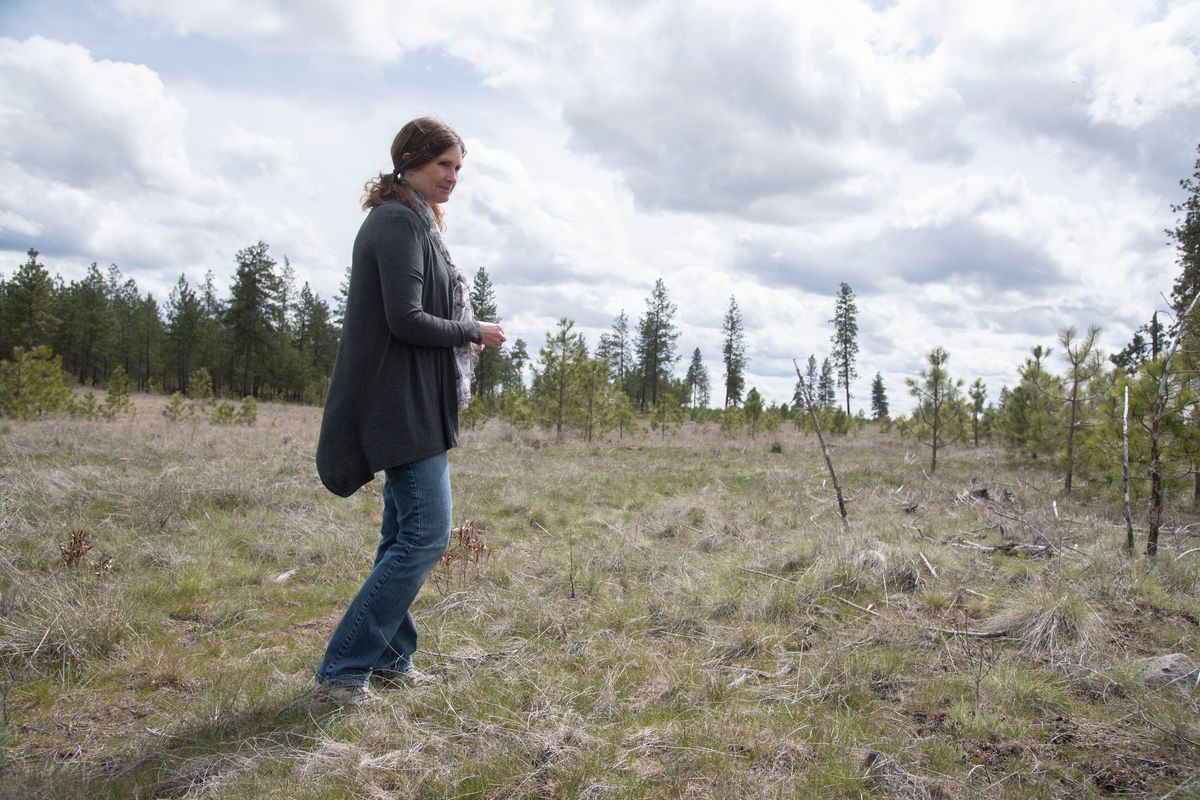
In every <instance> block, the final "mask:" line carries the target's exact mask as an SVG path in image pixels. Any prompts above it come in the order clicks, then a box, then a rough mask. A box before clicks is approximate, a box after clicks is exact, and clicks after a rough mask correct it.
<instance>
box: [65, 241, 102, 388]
mask: <svg viewBox="0 0 1200 800" xmlns="http://www.w3.org/2000/svg"><path fill="white" fill-rule="evenodd" d="M66 293H67V294H68V295H69V308H70V312H69V313H70V316H69V317H68V316H65V315H64V318H67V319H70V320H71V324H70V325H63V326H61V328H66V329H70V330H72V331H73V332H74V334H75V336H76V337H77V338H76V339H75V346H74V347H73V348H71V347H68V346H67V345H66V344H65V343H62V344H60V345H59V347H58V352H59V353H61V354H63V357H64V358H63V360H64V362H67V364H68V368H69V369H70V368H71V367H73V369H71V371H72V372H74V373H75V374H76V376H77V377H78V379H79V382H80V383H81V384H84V385H85V386H86V385H87V384H88V382H89V381H91V379H92V376H93V375H92V374H93V372H94V370H95V367H96V362H97V360H98V359H100V358H102V357H103V355H104V353H105V352H107V350H108V346H109V344H108V339H109V336H110V334H111V328H112V318H111V309H110V308H109V300H108V291H107V285H106V283H105V281H104V274H103V273H102V272H100V269H99V267H97V266H96V262H94V261H93V262H92V264H91V266H89V267H88V270H87V273H86V274H85V275H84V277H83V279H82V280H80V281H72V282H71V285H70V286H68V287H67V292H66Z"/></svg>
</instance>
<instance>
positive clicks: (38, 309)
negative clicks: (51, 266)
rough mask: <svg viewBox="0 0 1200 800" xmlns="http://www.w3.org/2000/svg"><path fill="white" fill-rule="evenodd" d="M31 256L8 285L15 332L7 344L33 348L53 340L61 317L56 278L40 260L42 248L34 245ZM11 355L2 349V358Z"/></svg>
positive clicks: (10, 321) (9, 320) (8, 306)
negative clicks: (57, 308)
mask: <svg viewBox="0 0 1200 800" xmlns="http://www.w3.org/2000/svg"><path fill="white" fill-rule="evenodd" d="M27 255H28V256H29V260H28V261H26V262H25V263H24V264H22V265H21V266H20V267H18V268H17V271H16V272H14V273H13V276H12V279H11V280H10V281H8V283H7V285H6V286H5V289H6V295H7V296H6V298H5V307H6V312H7V313H6V316H7V320H6V322H7V324H8V326H9V329H10V331H11V333H10V334H9V336H8V337H5V338H6V340H7V341H6V346H7V347H16V346H19V347H23V348H25V349H26V350H27V351H30V352H32V351H33V349H34V348H35V347H38V346H39V345H48V344H50V341H51V337H52V336H53V332H54V329H55V327H56V326H57V325H58V323H59V320H58V318H57V317H56V316H55V315H54V282H53V281H52V280H51V279H50V273H49V272H48V271H47V270H46V267H45V265H44V264H42V263H41V262H40V261H38V260H37V259H38V255H39V254H38V251H37V250H34V249H33V248H32V247H31V248H29V251H28V253H27ZM8 355H10V353H8V352H4V353H0V358H4V357H7V356H8Z"/></svg>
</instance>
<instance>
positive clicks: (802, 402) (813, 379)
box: [792, 353, 821, 422]
mask: <svg viewBox="0 0 1200 800" xmlns="http://www.w3.org/2000/svg"><path fill="white" fill-rule="evenodd" d="M817 381H818V378H817V357H816V356H814V355H812V354H811V353H810V354H809V356H808V364H807V366H806V368H805V370H804V380H803V381H801V380H800V377H799V376H797V377H796V388H795V391H793V392H792V407H793V408H800V409H807V408H808V401H807V400H806V399H805V391H804V388H805V386H807V387H808V392H809V393H812V392H815V391H816V388H817ZM812 402H813V403H814V404H815V405H816V407H817V408H820V407H821V404H820V402H819V399H818V398H817V397H816V396H815V395H813V397H812ZM803 419H804V416H803V415H801V416H800V417H798V418H797V421H798V422H799V420H803Z"/></svg>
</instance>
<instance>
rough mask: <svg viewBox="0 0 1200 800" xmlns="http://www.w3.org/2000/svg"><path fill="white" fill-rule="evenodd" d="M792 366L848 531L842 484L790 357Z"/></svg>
mask: <svg viewBox="0 0 1200 800" xmlns="http://www.w3.org/2000/svg"><path fill="white" fill-rule="evenodd" d="M792 366H793V367H795V369H796V377H797V378H798V379H799V380H800V384H799V385H800V392H801V396H802V397H803V398H804V405H805V406H807V407H808V416H809V418H810V419H811V420H812V424H813V430H814V431H816V433H817V441H818V442H820V443H821V455H823V456H825V466H826V467H828V468H829V477H831V478H832V479H833V491H834V493H836V494H837V501H838V512H839V513H841V515H842V529H843V530H845V531H846V532H847V533H849V532H850V520H849V519H848V518H847V517H846V500H845V498H843V497H842V484H841V483H840V482H838V476H837V471H836V470H834V468H833V459H831V458H830V457H829V448H828V447H826V446H825V437H824V436H823V435H822V434H821V423H820V422H819V421H818V420H817V412H816V410H815V409H814V408H813V404H812V392H810V391H809V386H808V384H806V383H805V382H804V375H803V374H801V372H800V365H799V364H797V363H796V359H794V358H793V359H792Z"/></svg>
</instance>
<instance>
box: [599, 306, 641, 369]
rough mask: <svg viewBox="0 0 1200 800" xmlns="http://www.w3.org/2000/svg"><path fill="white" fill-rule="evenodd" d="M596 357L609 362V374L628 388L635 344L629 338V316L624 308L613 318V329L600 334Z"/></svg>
mask: <svg viewBox="0 0 1200 800" xmlns="http://www.w3.org/2000/svg"><path fill="white" fill-rule="evenodd" d="M596 358H598V359H600V360H601V361H603V362H604V363H606V364H608V369H609V375H610V376H611V377H612V379H613V380H615V381H616V382H617V384H618V385H619V386H621V387H624V388H628V383H629V372H630V365H631V364H632V363H633V345H632V343H631V342H630V340H629V317H628V316H626V314H625V310H624V309H622V310H621V313H620V314H618V315H617V317H616V319H614V320H613V323H612V330H611V331H610V332H609V333H602V334H600V343H599V344H598V345H597V346H596Z"/></svg>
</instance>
